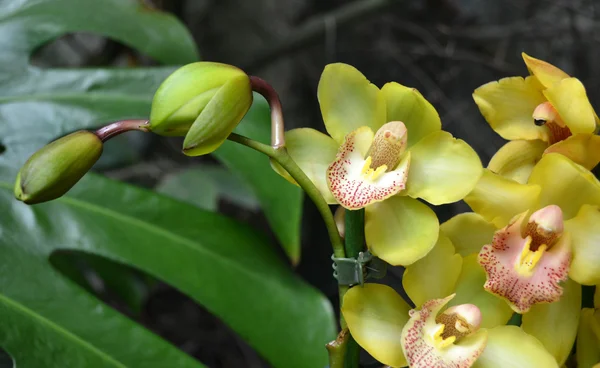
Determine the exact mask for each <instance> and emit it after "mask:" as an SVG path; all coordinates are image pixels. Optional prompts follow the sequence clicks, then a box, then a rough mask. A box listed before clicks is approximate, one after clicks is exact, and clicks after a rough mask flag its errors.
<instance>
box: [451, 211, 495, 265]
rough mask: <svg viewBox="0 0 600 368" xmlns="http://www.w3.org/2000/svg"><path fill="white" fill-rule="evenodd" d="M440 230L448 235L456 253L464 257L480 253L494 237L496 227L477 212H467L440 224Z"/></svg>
mask: <svg viewBox="0 0 600 368" xmlns="http://www.w3.org/2000/svg"><path fill="white" fill-rule="evenodd" d="M440 231H441V232H442V233H443V234H444V235H446V236H447V237H448V238H449V239H450V241H451V242H452V244H453V245H454V248H455V249H456V253H458V254H460V255H461V256H463V257H466V256H468V255H470V254H475V255H476V254H478V253H479V251H480V250H481V247H483V246H484V245H486V244H489V243H490V242H491V241H492V239H493V238H494V233H495V232H496V227H495V226H494V225H493V224H491V223H489V222H487V221H486V220H485V219H484V218H483V217H481V215H479V214H477V213H475V212H466V213H461V214H458V215H456V216H454V217H452V218H451V219H450V220H448V221H446V222H444V223H443V224H441V225H440Z"/></svg>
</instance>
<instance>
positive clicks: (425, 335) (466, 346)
mask: <svg viewBox="0 0 600 368" xmlns="http://www.w3.org/2000/svg"><path fill="white" fill-rule="evenodd" d="M439 239H440V240H438V242H437V244H436V246H435V247H434V248H433V250H432V251H431V252H430V253H429V254H427V256H425V257H424V258H422V259H421V260H419V261H417V262H415V263H414V264H413V265H411V266H409V267H407V269H406V272H405V275H404V277H403V285H404V288H405V290H406V293H407V295H408V296H409V298H410V299H411V300H412V301H413V302H414V303H415V304H416V305H417V306H418V307H419V308H418V309H413V310H411V308H410V306H409V305H408V304H407V303H406V302H405V301H404V300H403V299H402V298H401V297H400V296H399V295H398V294H397V293H396V292H395V291H394V290H393V289H392V288H390V287H388V286H385V285H379V284H366V285H364V287H360V286H356V287H354V288H351V289H350V290H349V291H348V292H347V293H346V295H345V297H344V302H343V307H342V313H343V315H344V318H345V320H346V322H347V324H348V328H349V329H350V332H351V334H352V336H353V337H354V338H355V340H356V341H357V342H358V343H359V345H361V346H362V347H363V348H364V349H365V350H367V352H369V353H370V354H371V355H372V356H373V357H375V358H376V359H377V360H379V361H380V362H382V363H384V364H387V365H389V366H391V367H404V366H407V365H408V366H410V367H413V368H421V367H423V368H424V367H459V368H462V367H471V366H474V367H483V368H486V367H498V366H502V367H515V368H516V367H558V364H557V363H556V361H555V359H554V357H553V356H552V355H551V354H550V353H549V352H548V351H546V350H545V348H544V347H543V346H542V344H541V343H540V341H538V340H537V339H536V338H535V337H533V336H531V335H529V334H527V333H526V332H525V331H524V330H523V329H521V328H519V327H516V326H505V324H506V322H507V321H508V320H509V319H510V316H511V314H512V311H511V309H510V308H509V307H508V306H507V305H506V304H505V303H504V302H502V300H500V299H499V298H496V297H494V296H493V295H491V294H488V293H486V292H485V291H484V290H483V288H482V287H481V285H482V284H483V282H484V281H485V273H484V272H483V270H482V269H481V267H479V265H478V264H477V255H476V254H475V255H471V256H468V257H464V258H463V257H462V256H461V255H460V254H455V253H454V252H455V250H454V247H453V245H452V242H451V241H450V240H449V239H448V237H446V236H445V235H444V234H440V237H439ZM445 295H449V296H445ZM446 306H447V307H448V308H447V309H445V310H443V309H444V307H446Z"/></svg>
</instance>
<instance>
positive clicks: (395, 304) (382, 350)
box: [342, 284, 410, 367]
mask: <svg viewBox="0 0 600 368" xmlns="http://www.w3.org/2000/svg"><path fill="white" fill-rule="evenodd" d="M409 310H410V306H409V305H408V304H407V303H406V302H405V301H404V300H402V298H401V297H400V295H398V293H396V292H395V291H394V289H392V288H391V287H389V286H386V285H380V284H365V285H363V286H356V287H353V288H351V289H350V290H348V292H346V294H345V295H344V302H343V305H342V314H343V315H344V319H345V320H346V323H348V329H349V330H350V333H351V334H352V337H354V339H355V340H356V342H358V344H359V345H360V346H362V347H363V349H365V350H366V351H367V352H369V354H371V355H372V356H373V357H374V358H375V359H377V360H378V361H380V362H381V363H383V364H387V365H389V366H392V367H403V366H406V359H405V358H404V354H403V353H402V346H401V344H400V338H401V335H402V328H403V327H404V325H405V324H406V322H407V321H408V311H409Z"/></svg>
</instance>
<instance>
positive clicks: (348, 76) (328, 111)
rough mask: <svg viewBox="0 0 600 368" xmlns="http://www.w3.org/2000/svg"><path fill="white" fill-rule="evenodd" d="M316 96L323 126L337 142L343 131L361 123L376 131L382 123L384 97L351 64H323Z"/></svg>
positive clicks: (341, 137)
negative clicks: (323, 67)
mask: <svg viewBox="0 0 600 368" xmlns="http://www.w3.org/2000/svg"><path fill="white" fill-rule="evenodd" d="M317 96H318V98H319V104H320V106H321V114H322V115H323V121H324V122H325V128H326V129H327V132H328V133H329V135H330V136H331V137H332V138H333V139H335V141H336V142H338V143H339V144H341V143H342V142H343V141H344V137H345V136H346V134H348V133H350V132H352V131H354V130H356V129H358V128H360V127H361V126H368V127H369V128H371V129H372V130H373V131H377V129H379V127H381V126H382V125H383V124H384V123H385V116H386V110H385V99H384V98H383V95H382V94H381V91H380V90H379V88H377V87H376V86H375V85H374V84H372V83H370V82H369V81H368V80H367V78H365V76H364V75H363V74H362V73H361V72H360V71H358V70H357V69H356V68H354V67H353V66H351V65H347V64H341V63H337V64H329V65H327V66H326V67H325V69H324V70H323V74H322V75H321V80H320V81H319V87H318V90H317Z"/></svg>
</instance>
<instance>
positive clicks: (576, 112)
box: [544, 78, 596, 134]
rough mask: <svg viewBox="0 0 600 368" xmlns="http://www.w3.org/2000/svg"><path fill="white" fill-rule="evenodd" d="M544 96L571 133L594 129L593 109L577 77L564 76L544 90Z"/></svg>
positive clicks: (591, 131)
mask: <svg viewBox="0 0 600 368" xmlns="http://www.w3.org/2000/svg"><path fill="white" fill-rule="evenodd" d="M544 96H546V98H547V99H548V101H550V103H551V104H552V106H554V108H555V109H556V111H558V114H559V115H560V117H561V118H562V120H563V121H564V122H565V124H566V125H567V127H569V129H570V130H571V132H572V133H573V134H577V133H588V134H589V133H593V132H594V130H595V129H596V117H595V114H594V109H593V108H592V105H591V104H590V101H589V99H588V97H587V94H586V92H585V87H584V86H583V84H582V83H581V82H580V81H579V80H578V79H577V78H566V79H563V80H561V81H560V82H557V83H555V84H554V85H553V86H552V87H550V88H548V89H546V90H545V91H544Z"/></svg>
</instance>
